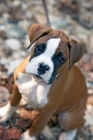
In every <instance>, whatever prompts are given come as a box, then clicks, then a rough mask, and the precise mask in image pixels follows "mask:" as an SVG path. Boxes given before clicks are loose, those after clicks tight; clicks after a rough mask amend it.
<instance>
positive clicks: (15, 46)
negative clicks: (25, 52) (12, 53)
mask: <svg viewBox="0 0 93 140" xmlns="http://www.w3.org/2000/svg"><path fill="white" fill-rule="evenodd" d="M5 45H6V47H7V48H10V49H11V50H19V49H20V48H21V43H20V42H19V40H17V39H14V38H11V39H7V40H6V41H5Z"/></svg>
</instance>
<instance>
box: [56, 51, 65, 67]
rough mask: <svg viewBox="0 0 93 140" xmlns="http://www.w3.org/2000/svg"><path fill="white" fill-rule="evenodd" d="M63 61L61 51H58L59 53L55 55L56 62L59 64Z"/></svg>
mask: <svg viewBox="0 0 93 140" xmlns="http://www.w3.org/2000/svg"><path fill="white" fill-rule="evenodd" d="M64 61H65V58H64V56H63V55H62V53H59V54H58V55H57V62H58V63H59V64H61V63H64Z"/></svg>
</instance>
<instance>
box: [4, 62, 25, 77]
mask: <svg viewBox="0 0 93 140" xmlns="http://www.w3.org/2000/svg"><path fill="white" fill-rule="evenodd" d="M22 61H23V59H16V60H12V61H11V62H10V63H8V64H6V65H5V67H6V68H7V69H8V74H9V75H10V74H12V73H14V71H15V69H16V68H17V67H18V66H19V65H20V64H21V62H22Z"/></svg>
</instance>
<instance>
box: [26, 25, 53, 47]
mask: <svg viewBox="0 0 93 140" xmlns="http://www.w3.org/2000/svg"><path fill="white" fill-rule="evenodd" d="M50 31H52V29H51V28H50V27H48V26H45V25H40V24H33V25H32V26H31V28H30V31H29V39H30V45H29V47H28V48H27V49H29V48H30V47H31V45H32V44H33V43H34V42H35V41H36V40H37V39H39V38H40V37H42V36H45V35H47V34H48V33H49V32H50Z"/></svg>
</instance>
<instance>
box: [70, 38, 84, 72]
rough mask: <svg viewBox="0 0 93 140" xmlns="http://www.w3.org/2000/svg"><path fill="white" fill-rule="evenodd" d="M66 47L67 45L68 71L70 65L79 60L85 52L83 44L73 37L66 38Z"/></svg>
mask: <svg viewBox="0 0 93 140" xmlns="http://www.w3.org/2000/svg"><path fill="white" fill-rule="evenodd" d="M68 47H69V65H68V69H69V71H70V69H71V67H72V65H73V64H74V63H76V62H77V61H79V60H80V58H81V57H82V56H83V53H84V52H85V49H84V46H83V45H81V44H80V43H78V42H77V41H76V40H74V39H68Z"/></svg>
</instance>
